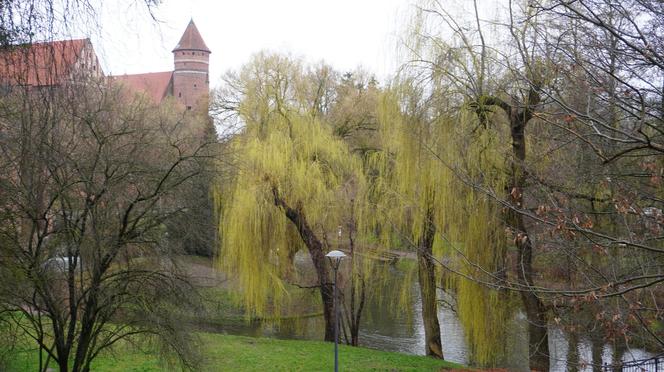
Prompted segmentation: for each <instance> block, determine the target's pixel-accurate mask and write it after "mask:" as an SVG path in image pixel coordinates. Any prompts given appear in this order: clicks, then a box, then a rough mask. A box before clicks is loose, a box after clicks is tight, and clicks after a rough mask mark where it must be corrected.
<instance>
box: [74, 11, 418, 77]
mask: <svg viewBox="0 0 664 372" xmlns="http://www.w3.org/2000/svg"><path fill="white" fill-rule="evenodd" d="M412 2H413V0H335V1H329V0H279V1H275V0H241V1H240V0H235V1H232V0H217V1H214V0H188V1H183V0H165V1H164V2H163V4H161V5H159V7H158V8H156V11H155V15H156V17H157V18H158V20H159V22H158V23H155V22H153V21H151V19H150V17H149V15H148V14H147V12H146V11H145V10H144V7H142V6H138V5H136V4H135V3H134V2H133V1H132V0H121V1H104V10H103V12H102V16H101V18H100V24H101V26H102V28H101V30H98V31H95V32H89V35H78V36H90V37H91V38H92V40H93V43H94V45H95V49H96V50H97V53H98V54H99V56H100V58H101V60H102V64H103V66H104V70H105V71H106V72H107V73H111V74H114V75H116V74H124V73H128V74H133V73H142V72H158V71H168V70H172V68H173V58H172V54H171V50H172V49H173V47H174V46H175V45H176V44H177V42H178V41H179V38H180V36H181V35H182V32H183V31H184V29H185V28H186V26H187V24H188V22H189V20H190V19H191V18H193V19H194V22H195V23H196V25H197V26H198V29H199V30H200V32H201V34H202V36H203V39H204V40H205V42H206V44H207V45H208V47H209V48H210V49H211V50H212V55H211V64H210V82H211V84H212V85H213V86H214V85H216V84H217V83H218V81H219V78H220V76H221V75H222V74H223V73H224V72H225V71H227V70H228V69H231V68H238V67H239V66H241V65H242V64H243V63H245V62H247V61H248V60H249V58H250V56H251V55H252V54H253V53H256V52H258V51H261V50H273V51H281V52H288V53H291V54H293V55H295V56H299V57H303V58H305V59H306V60H307V61H311V62H316V61H320V60H325V61H326V62H327V63H329V64H331V65H332V66H334V67H335V68H336V69H338V70H340V71H348V70H353V69H355V68H356V67H358V66H362V67H364V68H365V69H366V70H368V71H371V72H373V73H375V74H376V75H377V76H378V77H379V78H382V77H384V76H385V75H386V74H389V73H391V72H393V70H394V69H395V66H396V65H397V63H396V53H395V52H394V51H395V49H396V46H397V41H396V35H397V34H398V30H399V29H400V28H402V26H400V25H403V24H404V22H405V20H406V19H407V14H409V13H410V12H411V11H412V5H411V4H412ZM82 32H83V33H85V32H86V31H82Z"/></svg>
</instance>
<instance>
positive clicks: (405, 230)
mask: <svg viewBox="0 0 664 372" xmlns="http://www.w3.org/2000/svg"><path fill="white" fill-rule="evenodd" d="M419 97H421V96H420V93H419V92H417V91H415V90H414V89H413V88H412V87H410V86H409V85H408V84H404V85H402V86H401V87H398V88H397V89H394V90H393V91H392V92H390V93H387V94H385V95H383V97H382V99H381V102H380V104H379V109H378V111H379V115H378V124H379V134H380V138H381V146H382V151H379V152H375V153H373V154H371V155H369V156H367V158H366V163H365V164H366V167H367V168H368V169H369V171H368V172H369V174H372V175H373V177H372V179H371V186H372V189H371V192H370V193H368V194H367V198H368V203H369V204H370V205H373V208H374V209H373V211H372V212H369V210H367V214H366V215H365V216H363V218H362V219H360V220H361V221H363V222H364V225H363V228H364V229H365V231H366V232H367V233H368V232H370V231H374V232H379V233H378V234H379V240H380V241H381V242H383V244H385V245H389V244H393V243H394V241H395V240H396V239H395V236H396V237H398V238H400V240H401V241H403V240H407V241H409V242H406V245H410V246H411V247H413V249H415V248H414V247H416V242H417V239H418V237H420V236H421V235H422V229H423V228H424V226H425V218H426V212H425V211H426V210H427V209H430V210H432V211H433V222H434V224H435V225H436V229H437V231H436V235H435V239H434V244H433V254H434V256H435V257H436V259H437V260H438V261H439V263H441V265H440V266H444V267H445V268H443V269H442V270H441V271H440V272H439V274H444V275H443V276H444V278H445V283H444V284H445V286H446V288H447V289H448V290H449V291H450V292H452V293H454V294H455V297H456V300H457V312H458V315H459V318H460V320H461V322H462V324H463V325H464V329H465V332H466V338H467V341H468V345H469V348H470V350H471V355H472V357H473V359H474V361H475V362H476V363H479V364H483V365H491V364H494V363H495V362H496V361H497V358H498V357H499V356H500V355H501V354H502V351H503V349H502V347H504V339H505V338H504V332H505V327H506V324H507V322H509V319H510V316H511V315H510V314H509V311H508V307H507V306H506V304H505V298H504V297H505V296H503V295H502V294H500V293H498V292H497V291H495V290H491V289H489V288H487V286H485V285H483V284H482V283H481V282H485V283H496V284H497V279H496V278H495V277H494V275H493V273H495V272H496V271H499V270H500V269H502V268H503V258H504V256H505V249H506V237H505V233H504V231H505V230H504V225H503V223H502V222H501V221H502V220H501V218H502V215H501V210H500V208H499V207H498V206H497V205H496V204H495V203H494V202H492V200H490V199H489V198H488V197H487V196H486V195H485V194H484V193H482V192H477V191H476V190H475V189H474V187H486V186H490V187H491V188H492V189H495V190H503V189H504V183H505V177H506V174H505V172H504V167H505V162H504V159H505V154H504V152H505V151H507V147H506V146H505V144H506V143H509V142H506V141H503V140H501V139H500V138H496V136H498V135H500V134H499V133H491V132H490V131H474V130H473V128H474V127H475V126H476V125H478V123H477V122H476V120H473V116H472V115H468V116H465V115H458V116H445V115H438V116H436V115H435V113H434V112H433V111H432V110H431V109H430V108H427V107H426V103H421V102H420V101H418V100H419V99H420V98H419ZM450 270H451V271H454V273H451V272H450ZM441 337H442V343H443V345H444V344H445V334H442V335H441Z"/></svg>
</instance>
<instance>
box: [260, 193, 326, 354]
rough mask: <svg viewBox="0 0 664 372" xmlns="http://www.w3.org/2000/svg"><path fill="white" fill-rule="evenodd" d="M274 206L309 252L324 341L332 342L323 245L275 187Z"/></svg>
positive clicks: (300, 214)
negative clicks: (292, 226)
mask: <svg viewBox="0 0 664 372" xmlns="http://www.w3.org/2000/svg"><path fill="white" fill-rule="evenodd" d="M272 193H273V195H274V205H276V206H277V207H279V208H281V209H282V210H283V211H284V213H285V214H286V217H287V218H288V219H289V220H290V221H291V222H292V223H293V224H294V225H295V227H296V228H297V231H298V232H299V234H300V237H301V238H302V241H304V245H306V246H307V249H308V250H309V255H310V256H311V262H312V263H313V264H314V268H315V269H316V276H317V277H318V285H319V286H320V296H321V300H322V302H323V318H324V319H325V341H330V342H334V295H333V293H334V284H333V283H330V281H329V280H328V277H329V276H328V271H327V264H326V262H325V254H324V252H323V244H322V243H321V241H320V240H319V239H318V237H317V236H316V234H315V233H314V231H313V230H312V229H311V227H310V226H309V223H308V222H307V219H306V216H305V215H304V212H303V211H302V209H301V208H291V207H290V206H289V205H288V204H287V203H286V202H285V201H284V200H283V199H281V197H280V195H279V191H278V190H277V188H276V187H273V188H272Z"/></svg>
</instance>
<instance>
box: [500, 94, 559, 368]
mask: <svg viewBox="0 0 664 372" xmlns="http://www.w3.org/2000/svg"><path fill="white" fill-rule="evenodd" d="M536 94H537V93H536V92H534V91H533V90H531V92H530V94H529V103H530V104H535V103H537V102H538V101H539V99H538V98H534V97H536ZM531 115H532V114H531V113H530V110H529V109H527V108H526V109H524V110H523V111H518V110H516V109H514V108H512V110H511V112H510V125H511V128H510V133H511V136H512V157H513V158H512V189H511V190H510V197H511V203H512V208H511V209H510V212H509V213H510V215H511V216H510V218H508V220H509V222H510V225H511V226H510V227H511V228H512V230H513V231H514V233H515V234H516V239H515V240H516V247H517V271H518V273H517V277H518V281H519V283H520V284H521V285H523V286H525V287H530V286H532V285H533V245H532V241H531V240H530V236H529V235H528V231H527V229H526V224H525V221H524V218H523V215H522V214H521V213H519V212H518V210H519V209H522V208H523V207H524V205H523V204H524V202H523V189H524V186H525V183H526V169H525V160H526V140H525V127H526V123H527V122H528V121H529V120H530V118H531ZM521 299H522V301H523V305H524V309H525V311H526V317H527V318H528V336H529V352H530V369H531V370H537V371H548V370H549V335H548V329H547V325H548V316H547V313H546V308H545V307H544V304H543V303H542V301H541V300H540V299H539V297H537V294H536V293H535V292H534V291H521Z"/></svg>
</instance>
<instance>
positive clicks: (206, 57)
mask: <svg viewBox="0 0 664 372" xmlns="http://www.w3.org/2000/svg"><path fill="white" fill-rule="evenodd" d="M172 52H173V64H174V69H173V71H164V72H149V73H143V74H132V75H126V74H125V75H116V76H108V79H109V80H110V81H112V82H113V83H117V84H122V85H123V86H125V87H126V88H128V89H129V90H130V91H133V92H135V93H138V94H145V95H146V96H147V97H148V98H149V99H150V100H151V101H152V102H153V103H155V104H160V103H161V102H162V101H163V100H164V99H165V98H166V97H174V98H175V100H176V101H177V102H178V103H180V104H181V105H182V107H183V108H185V109H187V110H190V109H192V108H195V107H198V106H199V105H207V98H208V93H209V88H210V78H209V62H210V53H211V51H210V49H209V48H208V47H207V45H205V41H203V38H202V37H201V34H200V32H199V31H198V28H196V24H194V21H193V20H191V21H190V22H189V24H188V25H187V28H186V29H185V31H184V33H183V34H182V37H181V38H180V41H179V42H178V43H177V45H176V46H175V48H174V49H173V51H172ZM83 76H87V77H89V76H93V77H97V78H99V77H104V76H106V75H105V74H104V71H103V70H102V68H101V65H100V64H99V59H98V58H97V55H96V53H95V51H94V48H93V46H92V43H91V42H90V40H89V39H77V40H61V41H51V42H43V43H33V44H30V45H25V46H23V45H19V46H16V47H13V48H11V49H10V50H5V51H2V52H0V87H2V89H4V90H9V89H12V88H13V87H17V86H19V87H29V88H31V89H32V88H36V89H40V88H47V87H53V86H60V85H63V84H68V83H76V82H78V81H80V80H81V78H82V77H83Z"/></svg>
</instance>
